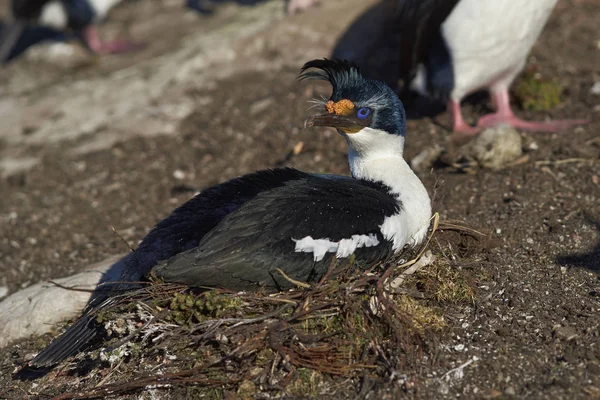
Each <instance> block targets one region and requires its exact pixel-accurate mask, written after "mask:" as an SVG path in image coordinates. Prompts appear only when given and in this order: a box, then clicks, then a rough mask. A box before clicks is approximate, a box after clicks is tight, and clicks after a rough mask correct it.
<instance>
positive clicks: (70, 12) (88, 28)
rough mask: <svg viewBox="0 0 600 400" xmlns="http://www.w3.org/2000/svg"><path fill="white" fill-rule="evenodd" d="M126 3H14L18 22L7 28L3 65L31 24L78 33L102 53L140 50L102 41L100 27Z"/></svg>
mask: <svg viewBox="0 0 600 400" xmlns="http://www.w3.org/2000/svg"><path fill="white" fill-rule="evenodd" d="M121 1H123V0H12V14H13V18H14V19H15V21H13V23H12V24H10V25H9V26H8V27H7V28H5V30H6V32H3V43H2V46H1V50H0V62H4V61H6V60H7V59H8V57H9V54H10V51H11V47H12V45H13V44H14V43H15V42H16V41H17V40H18V38H19V35H20V34H21V32H22V30H23V29H24V28H25V25H26V24H27V23H34V24H39V25H42V26H46V27H50V28H53V29H57V30H59V31H64V30H66V29H69V30H72V31H74V32H75V33H77V35H78V37H80V39H81V40H82V41H83V43H84V44H85V46H86V47H87V48H89V49H90V50H91V51H92V52H94V53H98V54H105V53H121V52H127V51H131V50H135V49H137V48H139V47H140V46H139V45H136V44H133V43H130V42H127V41H110V42H106V41H102V40H101V39H100V36H99V35H98V31H97V28H96V24H97V23H98V21H100V20H102V19H103V18H104V17H106V15H107V14H108V12H109V11H110V9H111V8H112V7H114V6H115V5H117V4H118V3H120V2H121Z"/></svg>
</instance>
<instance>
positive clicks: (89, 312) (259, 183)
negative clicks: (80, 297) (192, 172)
mask: <svg viewBox="0 0 600 400" xmlns="http://www.w3.org/2000/svg"><path fill="white" fill-rule="evenodd" d="M310 176H311V175H310V174H307V173H304V172H301V171H297V170H295V169H291V168H281V169H275V170H265V171H259V172H256V173H253V174H249V175H245V176H243V177H240V178H236V179H232V180H230V181H228V182H225V183H222V184H220V185H217V186H213V187H212V188H208V189H206V190H204V191H202V193H200V194H199V195H197V196H195V197H193V198H192V199H190V200H189V201H188V202H186V203H185V204H183V205H182V206H180V207H179V208H177V209H176V210H175V211H173V212H172V213H171V215H169V216H168V217H167V218H165V219H163V220H162V221H160V222H159V223H158V224H157V225H156V226H155V227H154V228H153V229H152V230H151V231H150V233H149V234H148V235H147V236H146V237H145V238H144V240H142V242H141V243H140V245H139V246H138V248H137V249H136V251H135V253H133V254H131V255H130V256H129V257H128V261H127V265H126V267H125V270H124V272H123V274H122V276H121V280H122V281H126V282H125V283H123V284H121V285H117V286H116V287H115V289H114V291H113V292H112V293H111V292H109V293H106V294H104V295H101V296H99V297H97V298H95V299H94V300H93V301H92V302H90V304H88V306H87V308H86V310H85V312H84V315H83V316H82V317H81V318H80V319H79V320H78V321H77V322H76V323H75V324H73V325H71V326H70V327H69V329H67V331H66V332H65V333H64V334H63V335H61V336H60V337H58V338H57V339H56V340H54V341H53V342H52V343H50V345H49V346H48V347H46V348H45V349H44V350H43V351H42V352H40V354H38V355H37V356H36V357H35V359H33V360H32V361H31V362H30V363H29V365H30V366H32V367H34V368H45V367H49V366H52V365H54V364H57V363H59V362H61V361H62V360H64V359H66V358H68V357H70V356H72V355H74V354H77V352H78V351H80V350H81V349H84V348H86V347H89V344H90V341H92V340H93V339H94V338H95V337H97V336H98V334H99V331H98V329H99V328H100V326H99V325H100V324H98V323H97V322H96V318H95V317H96V313H97V311H98V310H100V309H102V308H104V307H105V306H106V305H107V304H110V297H111V296H112V295H114V294H117V293H122V291H123V290H127V289H131V288H132V284H129V283H127V282H131V281H139V280H140V279H141V277H142V276H144V275H146V274H147V273H148V272H150V270H151V268H152V267H153V266H155V265H156V263H158V262H159V261H162V260H167V259H169V258H171V257H173V256H175V255H177V254H179V253H182V252H185V251H186V250H188V249H192V248H196V247H197V246H198V244H199V243H200V241H201V240H202V238H203V237H204V235H205V234H206V233H207V232H209V231H211V230H212V229H213V228H214V227H215V226H216V225H217V224H218V223H219V222H220V221H221V220H222V219H223V218H224V217H225V216H227V215H228V214H229V213H231V212H233V211H235V210H237V209H238V208H239V207H240V206H242V205H243V204H244V203H246V202H247V201H249V200H250V199H252V198H253V197H255V196H257V195H258V194H259V193H261V192H263V191H267V190H272V189H274V188H277V187H280V186H282V185H284V184H285V183H286V182H290V181H294V180H297V179H306V178H309V177H310Z"/></svg>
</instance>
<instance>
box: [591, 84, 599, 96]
mask: <svg viewBox="0 0 600 400" xmlns="http://www.w3.org/2000/svg"><path fill="white" fill-rule="evenodd" d="M590 93H591V94H593V95H595V96H600V81H598V82H594V84H593V85H592V87H591V88H590Z"/></svg>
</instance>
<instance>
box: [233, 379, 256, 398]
mask: <svg viewBox="0 0 600 400" xmlns="http://www.w3.org/2000/svg"><path fill="white" fill-rule="evenodd" d="M237 392H238V394H240V395H242V396H251V395H254V394H255V393H256V385H255V384H254V382H252V381H242V383H240V386H239V387H238V390H237Z"/></svg>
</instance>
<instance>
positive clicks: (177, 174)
mask: <svg viewBox="0 0 600 400" xmlns="http://www.w3.org/2000/svg"><path fill="white" fill-rule="evenodd" d="M173 178H175V179H177V180H182V179H185V172H183V171H182V170H180V169H176V170H175V171H173Z"/></svg>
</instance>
